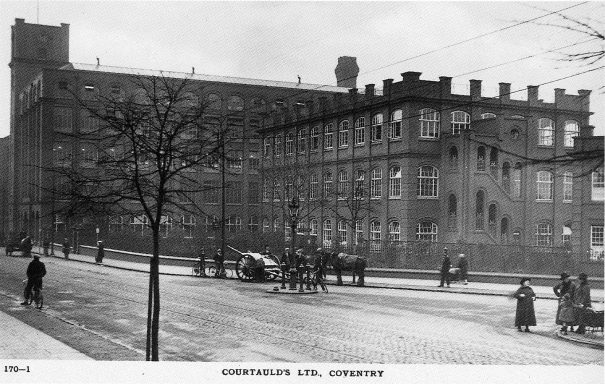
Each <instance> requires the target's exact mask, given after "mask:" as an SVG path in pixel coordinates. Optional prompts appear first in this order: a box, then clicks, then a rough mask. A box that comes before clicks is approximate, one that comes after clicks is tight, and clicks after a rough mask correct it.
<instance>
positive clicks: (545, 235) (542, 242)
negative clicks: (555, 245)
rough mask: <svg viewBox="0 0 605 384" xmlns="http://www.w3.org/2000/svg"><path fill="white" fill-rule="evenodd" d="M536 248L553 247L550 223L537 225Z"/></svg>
mask: <svg viewBox="0 0 605 384" xmlns="http://www.w3.org/2000/svg"><path fill="white" fill-rule="evenodd" d="M535 236H536V246H538V247H550V246H552V225H551V224H550V223H538V224H536V234H535Z"/></svg>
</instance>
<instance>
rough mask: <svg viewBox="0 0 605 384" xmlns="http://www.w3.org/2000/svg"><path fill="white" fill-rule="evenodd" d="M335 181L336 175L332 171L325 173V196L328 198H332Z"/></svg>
mask: <svg viewBox="0 0 605 384" xmlns="http://www.w3.org/2000/svg"><path fill="white" fill-rule="evenodd" d="M333 182H334V175H332V172H331V171H327V172H326V173H324V177H323V198H324V199H326V200H328V199H330V198H332V184H333Z"/></svg>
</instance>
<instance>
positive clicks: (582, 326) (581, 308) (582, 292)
mask: <svg viewBox="0 0 605 384" xmlns="http://www.w3.org/2000/svg"><path fill="white" fill-rule="evenodd" d="M573 306H574V309H575V313H576V321H577V322H578V329H576V333H579V334H583V333H585V332H586V318H585V316H586V312H587V310H586V309H587V308H590V307H592V304H591V303H590V285H589V284H588V275H586V274H585V273H580V274H579V275H578V285H576V289H575V291H574V294H573Z"/></svg>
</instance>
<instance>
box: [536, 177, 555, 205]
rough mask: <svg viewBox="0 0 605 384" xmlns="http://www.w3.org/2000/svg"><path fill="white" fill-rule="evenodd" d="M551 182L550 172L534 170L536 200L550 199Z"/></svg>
mask: <svg viewBox="0 0 605 384" xmlns="http://www.w3.org/2000/svg"><path fill="white" fill-rule="evenodd" d="M553 184H554V183H553V175H552V172H549V171H538V172H536V201H552V199H553Z"/></svg>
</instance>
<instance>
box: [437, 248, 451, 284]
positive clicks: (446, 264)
mask: <svg viewBox="0 0 605 384" xmlns="http://www.w3.org/2000/svg"><path fill="white" fill-rule="evenodd" d="M450 268H452V261H451V260H450V257H449V255H448V251H447V248H443V260H442V261H441V270H440V272H441V282H440V283H439V286H440V287H443V283H444V282H445V283H447V287H448V288H449V287H450Z"/></svg>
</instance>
